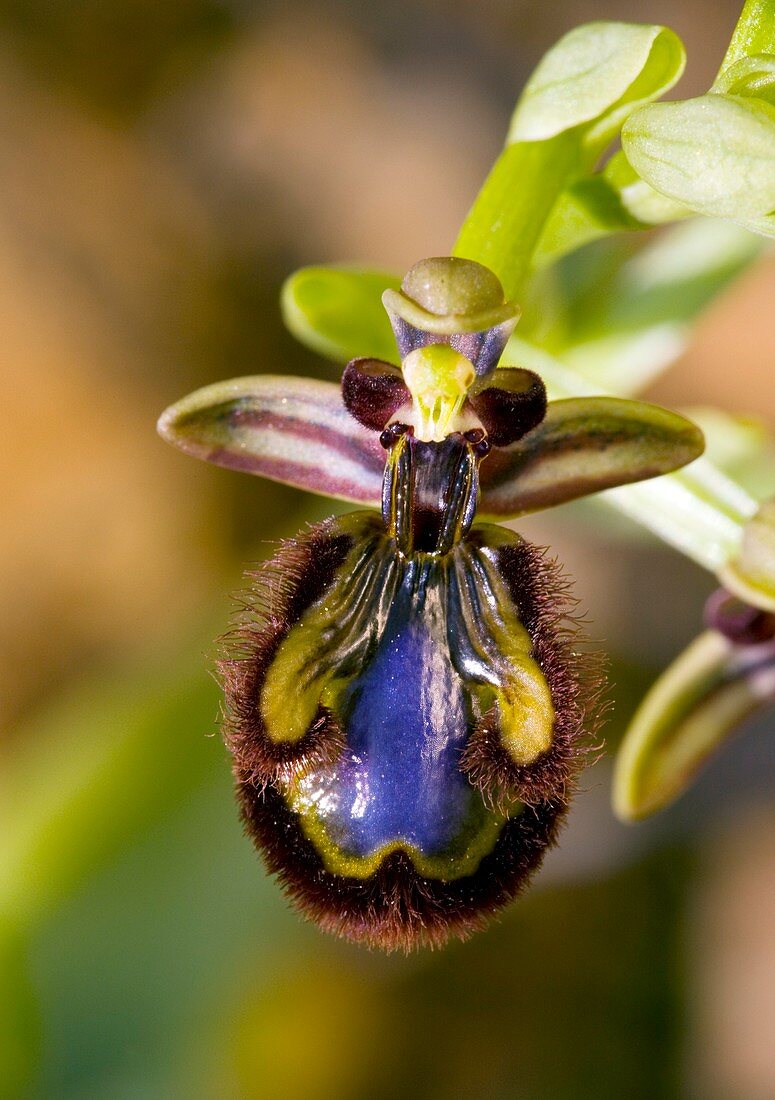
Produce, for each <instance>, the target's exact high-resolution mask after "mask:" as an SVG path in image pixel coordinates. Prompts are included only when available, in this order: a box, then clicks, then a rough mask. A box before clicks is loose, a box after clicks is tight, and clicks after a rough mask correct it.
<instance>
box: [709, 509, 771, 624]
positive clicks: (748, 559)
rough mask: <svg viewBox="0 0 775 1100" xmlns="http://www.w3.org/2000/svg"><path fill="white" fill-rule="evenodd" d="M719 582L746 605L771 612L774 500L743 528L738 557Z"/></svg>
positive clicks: (722, 573)
mask: <svg viewBox="0 0 775 1100" xmlns="http://www.w3.org/2000/svg"><path fill="white" fill-rule="evenodd" d="M719 580H720V581H721V583H722V584H723V585H724V587H725V588H726V589H728V590H729V591H730V592H733V593H734V594H735V595H736V596H739V597H740V599H742V600H745V602H746V603H750V604H753V606H754V607H759V608H761V609H762V610H763V611H775V500H768V501H765V503H764V504H762V506H761V507H760V508H759V511H758V512H757V513H756V515H755V516H754V517H753V519H750V520H749V521H748V523H747V524H746V525H745V527H744V529H743V542H742V546H741V548H740V553H739V555H738V556H737V557H736V558H733V559H732V560H731V561H730V562H728V563H727V565H725V566H724V568H723V569H722V570H721V572H720V573H719Z"/></svg>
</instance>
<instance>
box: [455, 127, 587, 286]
mask: <svg viewBox="0 0 775 1100" xmlns="http://www.w3.org/2000/svg"><path fill="white" fill-rule="evenodd" d="M580 167H581V149H580V142H579V140H578V137H577V135H576V134H575V133H574V132H573V131H570V132H564V133H562V134H558V135H557V136H556V137H553V138H549V139H548V140H546V141H518V142H514V143H513V144H511V145H507V146H506V148H505V149H504V150H503V152H502V153H501V155H500V156H499V157H498V159H497V161H496V162H495V164H494V165H493V168H492V171H491V172H490V174H489V176H488V177H487V179H486V180H485V182H484V185H483V187H482V189H481V191H480V192H479V194H478V196H477V198H476V200H475V202H474V205H473V207H472V208H471V210H470V212H469V214H468V216H467V218H466V220H465V222H464V223H463V226H462V228H461V230H460V235H459V237H458V239H457V242H456V243H455V247H454V249H453V255H455V256H463V257H465V258H466V259H468V260H477V261H478V262H479V263H482V264H485V265H486V266H487V267H489V268H490V270H491V271H494V272H495V274H496V275H497V276H498V278H499V279H500V281H501V283H502V284H503V289H504V290H505V292H506V297H507V298H509V299H517V300H518V299H519V298H520V296H521V294H522V288H523V285H524V282H525V279H526V278H527V276H528V274H529V272H530V268H531V264H532V259H533V253H534V252H535V248H536V245H537V244H538V240H539V237H540V236H541V233H542V231H543V227H544V224H545V222H546V220H547V218H548V217H549V214H550V213H551V211H552V208H553V207H554V204H555V202H556V201H557V198H558V197H559V195H560V194H561V193H562V191H563V190H564V189H565V187H566V186H567V184H568V182H569V180H570V179H572V178H573V177H574V176H575V175H576V174H577V173H578V172H579V170H580Z"/></svg>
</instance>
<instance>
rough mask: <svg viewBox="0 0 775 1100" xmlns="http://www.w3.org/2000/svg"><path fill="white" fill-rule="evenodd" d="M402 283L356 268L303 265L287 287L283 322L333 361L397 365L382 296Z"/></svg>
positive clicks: (281, 302)
mask: <svg viewBox="0 0 775 1100" xmlns="http://www.w3.org/2000/svg"><path fill="white" fill-rule="evenodd" d="M400 284H401V280H400V279H399V278H397V277H396V276H395V275H393V274H390V273H388V272H384V271H371V270H365V269H362V268H356V267H303V268H301V270H300V271H296V272H295V273H294V274H293V275H291V276H290V278H289V279H287V280H286V282H285V284H284V285H283V289H282V293H281V296H280V304H281V307H282V313H283V319H284V321H285V324H286V325H287V326H288V328H289V330H290V331H291V332H292V333H293V335H294V336H295V337H296V338H297V339H298V340H300V341H301V342H302V344H306V345H307V346H308V347H310V348H312V350H313V351H317V352H319V353H320V354H321V355H325V356H326V357H327V358H329V359H333V360H334V361H335V362H339V363H347V362H348V361H349V360H350V359H355V358H359V357H366V358H372V359H385V360H387V362H389V363H398V362H399V357H398V351H397V349H396V341H395V337H394V336H393V330H392V328H391V327H390V321H389V320H388V317H387V314H386V312H385V308H384V306H383V305H382V292H383V291H384V290H387V289H388V287H390V288H391V289H393V290H397V289H398V288H399V286H400Z"/></svg>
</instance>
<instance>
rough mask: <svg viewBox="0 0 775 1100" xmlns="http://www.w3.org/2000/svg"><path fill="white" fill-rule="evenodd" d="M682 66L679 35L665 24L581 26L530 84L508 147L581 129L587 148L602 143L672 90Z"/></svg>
mask: <svg viewBox="0 0 775 1100" xmlns="http://www.w3.org/2000/svg"><path fill="white" fill-rule="evenodd" d="M685 62H686V55H685V52H684V48H683V45H682V43H681V40H680V38H678V36H677V35H676V34H674V33H673V32H672V31H671V30H668V29H667V28H666V27H658V26H645V25H644V26H639V25H637V24H633V23H587V24H586V25H585V26H582V27H576V28H575V29H574V30H572V31H570V33H568V34H566V35H565V36H564V37H563V38H561V39H560V41H559V42H558V43H557V45H556V46H554V47H553V48H552V49H551V50H549V52H548V53H547V54H546V55H545V56H544V58H543V59H542V60H541V62H540V63H539V65H538V67H537V69H536V70H535V72H534V73H533V75H532V76H531V77H530V79H529V80H528V82H527V85H526V86H525V90H524V92H523V93H522V95H521V96H520V99H519V103H518V104H517V109H516V111H515V112H514V116H513V118H512V120H511V127H510V129H509V135H508V139H507V140H508V143H509V144H511V143H512V142H517V141H545V140H546V139H547V138H552V137H555V136H556V135H557V134H561V133H564V132H566V131H568V130H572V129H573V128H574V127H576V126H584V127H585V131H584V134H583V137H582V140H583V141H584V143H585V144H591V145H598V144H601V143H602V144H603V145H605V144H607V143H608V142H609V141H610V140H611V139H612V138H613V137H614V136H615V135H616V133H617V131H618V129H619V127H620V126H621V124H622V121H623V120H624V119H625V118H626V117H627V115H628V114H629V113H630V111H632V110H634V109H635V108H636V107H638V106H639V105H640V104H642V103H646V102H649V101H650V100H652V99H654V98H656V97H657V96H660V95H662V94H663V93H664V92H666V91H667V90H668V89H669V88H672V86H673V84H675V82H676V81H677V80H678V78H679V76H680V75H681V73H682V72H683V68H684V64H685Z"/></svg>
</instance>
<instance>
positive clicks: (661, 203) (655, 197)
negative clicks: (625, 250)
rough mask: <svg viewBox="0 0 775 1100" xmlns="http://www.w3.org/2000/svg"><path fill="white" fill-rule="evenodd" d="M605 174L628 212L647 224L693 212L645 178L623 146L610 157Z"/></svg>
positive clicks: (643, 223) (669, 219)
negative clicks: (628, 158)
mask: <svg viewBox="0 0 775 1100" xmlns="http://www.w3.org/2000/svg"><path fill="white" fill-rule="evenodd" d="M602 177H603V179H604V180H605V182H606V184H607V185H608V187H610V188H611V190H612V191H613V192H614V194H615V195H616V197H617V198H618V200H619V202H620V203H621V205H622V208H623V210H624V211H625V213H626V214H627V215H628V216H629V217H630V218H632V219H634V220H636V221H637V222H639V223H641V224H642V225H644V226H646V225H663V224H664V223H666V222H672V221H678V220H680V219H681V218H686V217H688V216H689V215H690V214H691V213H692V211H691V210H690V209H689V208H688V207H687V206H684V205H683V203H680V202H676V201H675V200H674V199H669V198H668V197H667V196H666V195H661V194H660V193H659V191H655V190H654V188H653V187H651V186H650V185H649V184H648V183H646V181H645V180H644V179H641V177H640V176H639V175H638V173H637V172H636V171H635V169H634V168H633V167H632V165H631V164H630V162H629V161H628V160H627V157H626V156H625V154H624V152H623V150H621V149H619V151H618V152H616V153H614V155H613V156H612V157H611V159H610V160H609V161H608V163H607V164H606V166H605V168H604V169H603V172H602Z"/></svg>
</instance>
